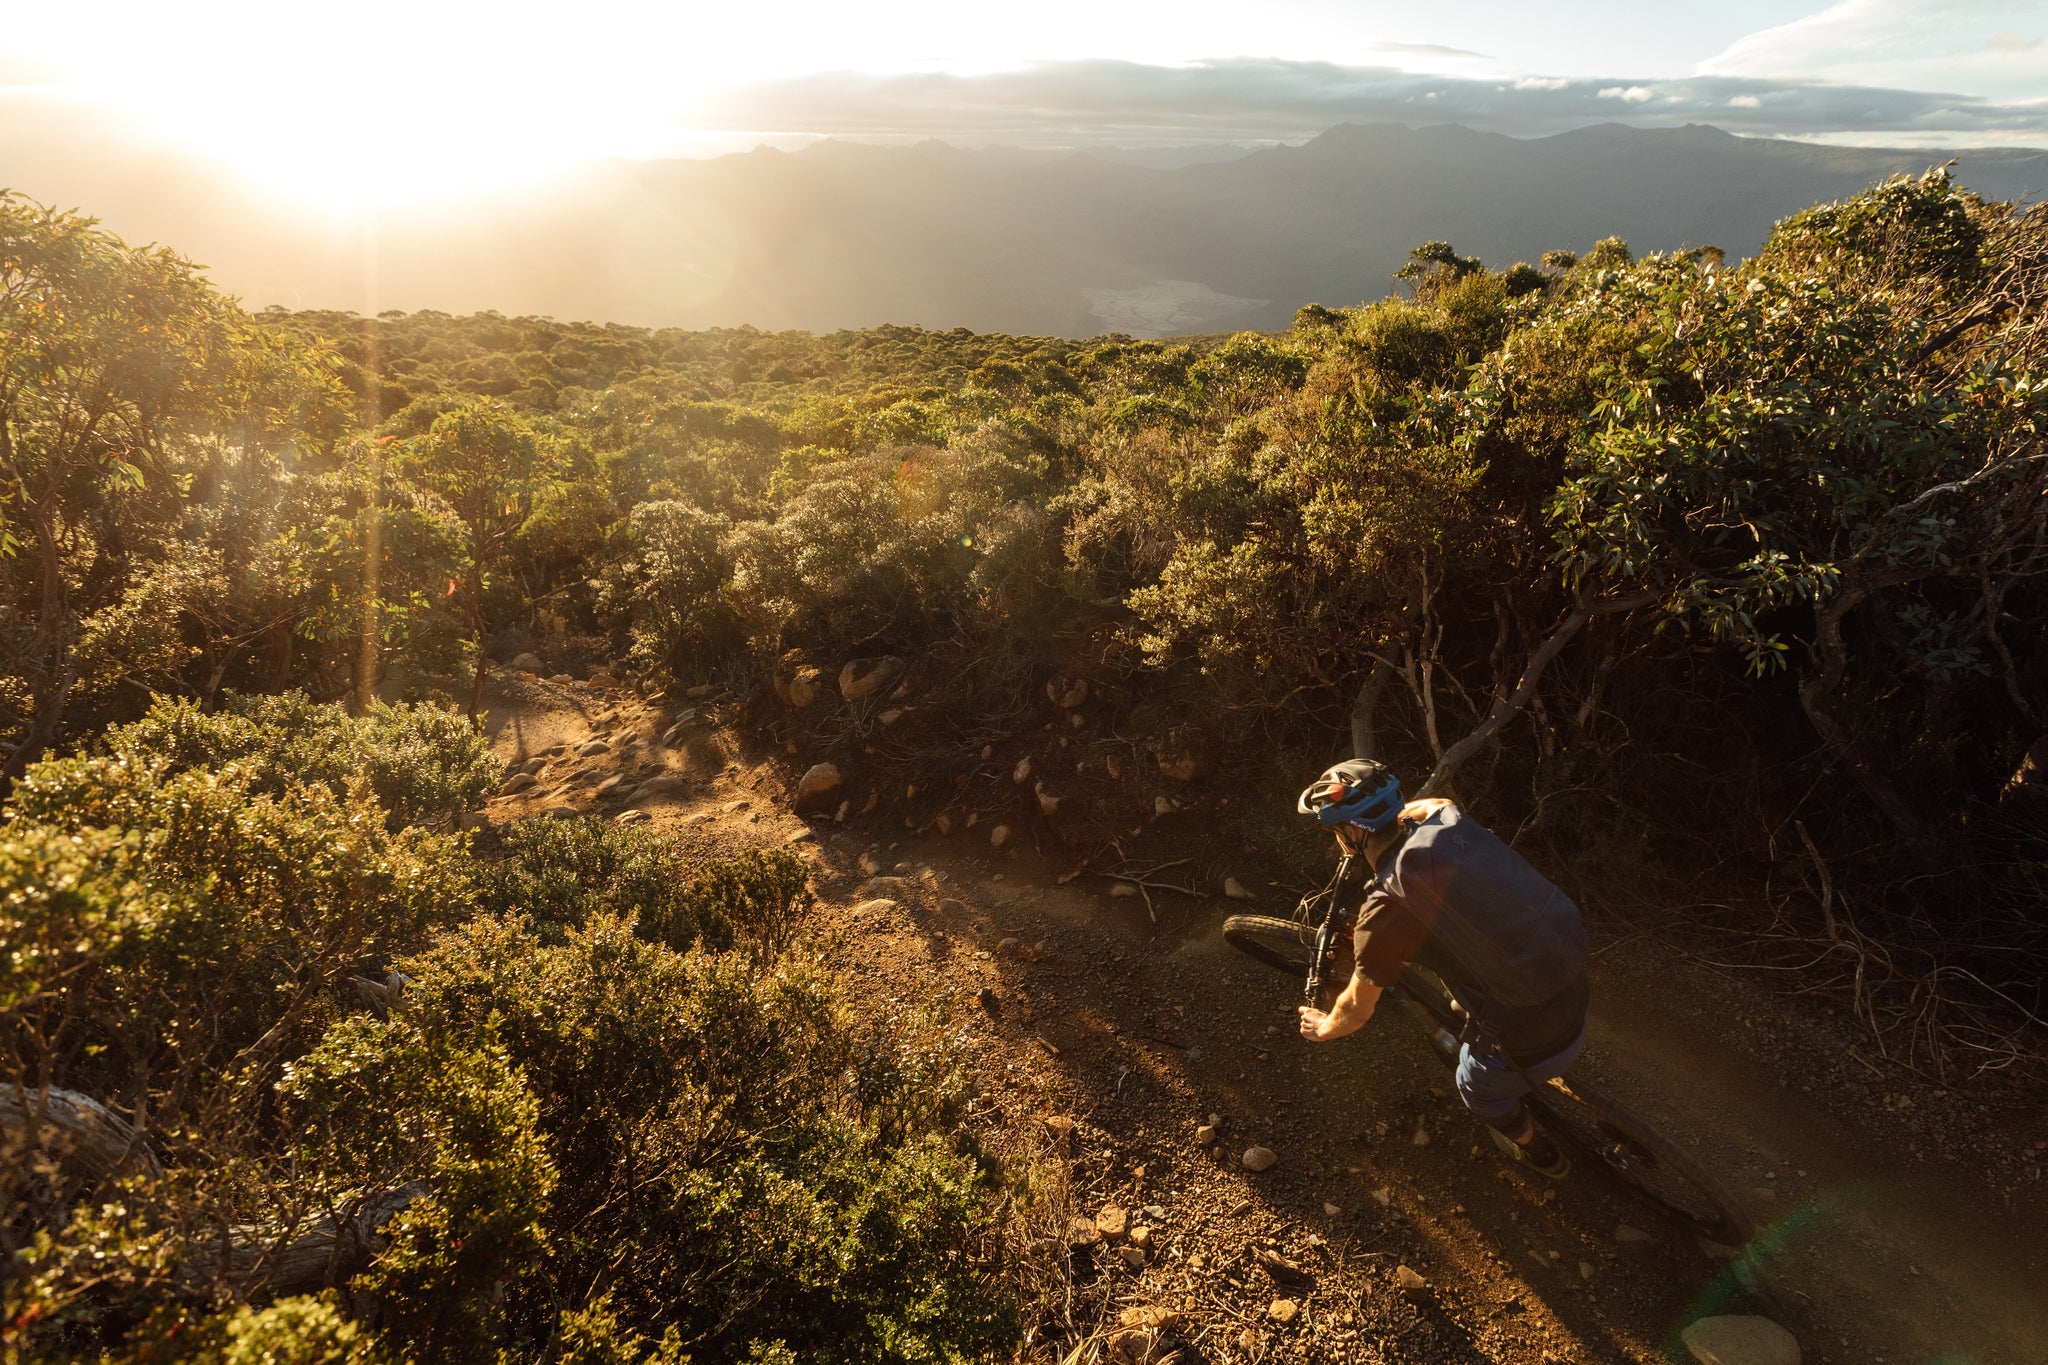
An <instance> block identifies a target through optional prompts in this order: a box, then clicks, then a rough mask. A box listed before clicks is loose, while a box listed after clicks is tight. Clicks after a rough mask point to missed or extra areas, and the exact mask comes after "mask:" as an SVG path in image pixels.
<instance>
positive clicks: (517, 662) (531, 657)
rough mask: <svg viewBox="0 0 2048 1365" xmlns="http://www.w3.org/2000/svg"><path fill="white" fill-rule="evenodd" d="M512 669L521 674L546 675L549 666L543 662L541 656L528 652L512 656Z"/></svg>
mask: <svg viewBox="0 0 2048 1365" xmlns="http://www.w3.org/2000/svg"><path fill="white" fill-rule="evenodd" d="M512 667H513V669H514V670H515V671H516V672H520V673H545V672H546V671H547V667H548V666H547V665H546V664H544V663H542V662H541V657H540V655H538V654H535V653H534V652H533V651H532V650H528V651H526V652H525V653H524V654H515V655H513V656H512Z"/></svg>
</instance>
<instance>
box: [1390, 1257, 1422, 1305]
mask: <svg viewBox="0 0 2048 1365" xmlns="http://www.w3.org/2000/svg"><path fill="white" fill-rule="evenodd" d="M1394 1287H1395V1288H1397V1289H1399V1290H1400V1291H1401V1292H1402V1293H1403V1294H1407V1295H1409V1296H1410V1297H1413V1296H1415V1295H1417V1294H1425V1293H1427V1292H1429V1281H1428V1280H1425V1279H1423V1278H1422V1276H1421V1275H1420V1274H1419V1273H1418V1272H1416V1271H1413V1270H1410V1269H1409V1268H1408V1267H1407V1266H1405V1265H1397V1266H1395V1267H1394Z"/></svg>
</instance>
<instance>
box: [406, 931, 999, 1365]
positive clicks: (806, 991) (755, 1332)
mask: <svg viewBox="0 0 2048 1365" xmlns="http://www.w3.org/2000/svg"><path fill="white" fill-rule="evenodd" d="M725 910H726V912H727V913H728V914H734V915H735V916H736V915H737V914H738V913H740V911H741V908H740V907H739V906H738V905H737V904H734V903H728V904H727V905H726V906H725ZM409 970H411V971H412V972H413V973H414V974H415V975H416V976H417V977H418V978H419V986H418V987H417V992H416V1003H415V1005H414V1006H413V1010H414V1014H413V1017H414V1019H415V1020H416V1024H417V1027H418V1028H419V1029H421V1030H422V1031H423V1033H425V1034H428V1035H445V1036H447V1037H451V1038H457V1039H462V1040H464V1041H465V1043H467V1042H468V1040H471V1039H476V1040H480V1041H482V1040H487V1039H489V1038H491V1037H493V1036H494V1037H495V1039H496V1041H497V1042H498V1043H500V1044H502V1046H503V1047H504V1048H505V1050H506V1053H507V1055H508V1056H509V1058H510V1060H511V1061H512V1062H513V1064H515V1065H516V1066H517V1067H518V1068H519V1071H520V1073H521V1074H522V1075H523V1076H524V1077H525V1079H526V1082H527V1084H528V1085H529V1086H530V1087H531V1088H532V1090H533V1093H534V1094H535V1095H536V1097H537V1098H538V1100H539V1104H540V1110H539V1114H540V1127H541V1131H542V1132H543V1134H544V1136H545V1140H546V1145H547V1151H548V1154H549V1156H550V1158H551V1160H552V1163H553V1165H554V1167H555V1169H556V1170H558V1171H559V1172H560V1173H561V1181H560V1184H559V1186H558V1188H557V1189H556V1191H555V1194H554V1197H553V1202H552V1206H551V1210H550V1213H549V1215H548V1219H547V1223H546V1237H547V1242H548V1247H549V1250H548V1252H547V1255H546V1258H545V1265H546V1274H547V1277H548V1279H549V1281H550V1282H551V1283H552V1284H553V1285H554V1286H556V1289H555V1291H554V1292H553V1293H550V1294H540V1293H527V1292H524V1291H522V1290H520V1289H519V1288H518V1287H517V1286H516V1284H515V1287H514V1288H513V1290H512V1292H510V1293H509V1294H508V1296H507V1300H506V1308H505V1311H506V1313H507V1314H508V1315H510V1316H511V1317H512V1318H513V1319H515V1320H516V1321H517V1322H518V1323H519V1324H520V1330H521V1331H523V1332H525V1333H527V1334H529V1335H537V1334H542V1333H544V1332H546V1331H548V1330H550V1329H551V1327H552V1326H553V1324H554V1320H555V1319H554V1315H555V1314H556V1313H557V1311H558V1309H559V1305H560V1304H561V1303H562V1302H564V1300H565V1298H566V1300H567V1301H568V1302H570V1303H571V1304H578V1305H579V1306H578V1307H576V1308H575V1309H573V1310H572V1311H573V1312H574V1313H576V1314H579V1315H580V1316H577V1317H576V1318H575V1324H574V1325H575V1327H576V1331H577V1333H578V1334H579V1339H580V1340H583V1341H585V1342H591V1341H592V1340H593V1338H601V1339H602V1340H604V1341H609V1342H613V1343H616V1342H618V1341H620V1340H622V1339H631V1338H632V1337H634V1336H639V1335H645V1336H647V1337H651V1338H655V1339H660V1338H661V1337H663V1336H664V1335H665V1334H668V1333H670V1332H674V1333H677V1334H679V1335H680V1338H681V1340H683V1341H685V1342H688V1343H690V1349H691V1353H692V1356H693V1358H694V1359H697V1360H699V1361H738V1360H745V1359H749V1358H751V1357H752V1355H753V1354H754V1353H755V1352H756V1351H757V1350H782V1351H786V1352H787V1353H788V1358H789V1359H791V1360H793V1361H804V1362H812V1361H815V1362H820V1365H823V1362H828V1361H883V1360H933V1361H951V1360H963V1361H964V1360H969V1359H982V1358H987V1356H989V1355H991V1354H999V1353H1001V1352H1003V1351H1005V1350H1007V1349H1008V1348H1010V1347H1012V1346H1013V1345H1014V1343H1015V1340H1016V1332H1017V1324H1016V1322H1015V1319H1014V1315H1013V1312H1012V1310H1011V1309H1009V1308H1008V1307H1006V1306H1005V1304H1004V1302H1003V1300H1002V1297H1001V1295H1000V1294H999V1293H998V1292H997V1290H996V1289H995V1287H994V1285H993V1283H992V1281H991V1279H990V1276H991V1274H992V1273H993V1271H994V1270H995V1269H996V1267H995V1266H994V1265H993V1264H991V1263H990V1262H989V1261H988V1260H987V1259H986V1254H985V1253H984V1252H983V1251H982V1250H981V1249H980V1248H981V1245H982V1244H981V1239H980V1237H979V1235H978V1229H979V1228H980V1226H981V1222H982V1219H983V1218H984V1216H985V1214H984V1210H985V1206H986V1202H987V1201H988V1199H989V1198H990V1197H991V1195H992V1191H993V1186H992V1176H991V1172H990V1171H989V1170H988V1169H987V1168H986V1167H985V1165H984V1164H983V1162H982V1161H981V1160H980V1159H979V1158H978V1157H977V1156H976V1154H975V1151H974V1148H973V1147H972V1144H971V1143H970V1142H969V1141H968V1139H967V1138H966V1136H965V1134H964V1133H963V1132H962V1130H961V1129H960V1127H959V1123H960V1117H961V1113H962V1109H963V1104H964V1100H965V1096H966V1091H965V1079H964V1076H963V1073H962V1071H961V1069H960V1066H959V1063H958V1059H957V1058H956V1056H955V1055H954V1053H953V1051H952V1049H951V1047H950V1046H949V1044H948V1042H947V1039H946V1038H945V1036H944V1035H943V1034H942V1033H941V1032H939V1031H938V1030H937V1029H936V1028H935V1026H934V1025H933V1024H932V1023H931V1022H929V1021H925V1020H918V1019H910V1020H900V1021H898V1020H889V1019H875V1018H869V1019H865V1020H863V1019H860V1018H857V1017H856V1016H854V1015H853V1014H852V1013H851V1011H849V1010H848V1009H847V1007H846V1006H845V1005H844V1004H842V1003H841V1002H839V1001H838V1000H837V999H836V998H835V996H834V995H833V993H832V991H831V989H830V988H829V987H828V985H827V983H826V980H825V978H824V977H823V976H822V975H821V974H820V973H819V972H818V971H817V970H816V969H815V968H813V967H811V966H809V965H807V964H805V963H804V962H802V961H801V960H798V959H795V958H784V959H783V960H781V961H780V962H778V963H776V964H774V965H773V966H771V967H768V968H766V969H765V970H763V969H761V968H758V967H757V966H755V965H754V963H753V962H752V960H751V959H750V958H749V957H747V956H745V955H735V954H719V953H710V952H705V951H702V950H698V951H694V952H691V953H687V954H682V953H677V952H675V951H674V950H672V949H670V948H667V947H664V946H662V945H660V944H654V943H649V942H647V941H645V940H644V939H643V938H641V937H639V936H638V935H636V934H635V933H634V932H633V931H632V929H631V927H630V926H629V924H628V923H627V922H626V921H625V920H623V919H620V918H618V917H615V916H613V915H610V914H604V913H600V914H597V915H596V916H594V917H593V918H592V919H590V920H589V921H588V922H587V923H586V924H585V925H583V926H581V927H579V928H576V929H572V930H570V931H569V933H568V934H567V936H566V938H565V939H564V940H563V941H561V942H559V943H554V944H550V943H547V942H545V941H543V940H542V939H541V938H539V937H538V936H536V935H535V934H534V933H533V932H532V930H531V929H529V928H527V927H525V926H524V925H522V924H521V923H519V922H518V921H514V920H506V919H497V918H483V919H478V920H476V921H474V922H473V923H472V924H471V925H469V926H468V927H467V928H465V929H463V930H461V931H458V932H456V933H453V934H450V935H448V936H446V937H444V938H443V939H442V941H441V942H440V943H439V944H437V945H436V947H435V948H434V949H433V950H431V951H430V952H428V953H427V954H425V955H423V956H422V957H420V958H418V959H416V960H415V961H414V962H412V963H411V964H410V965H409ZM493 1020H495V1021H496V1024H495V1026H494V1027H493V1026H492V1024H491V1023H490V1022H489V1021H493ZM593 1291H595V1292H596V1293H599V1294H601V1295H602V1300H601V1306H602V1313H595V1312H594V1311H593V1306H594V1305H593V1304H590V1303H581V1302H580V1299H581V1296H582V1295H584V1294H586V1293H592V1292H593ZM586 1349H589V1350H591V1351H592V1352H593V1353H597V1348H596V1346H594V1345H593V1346H589V1347H587V1348H586Z"/></svg>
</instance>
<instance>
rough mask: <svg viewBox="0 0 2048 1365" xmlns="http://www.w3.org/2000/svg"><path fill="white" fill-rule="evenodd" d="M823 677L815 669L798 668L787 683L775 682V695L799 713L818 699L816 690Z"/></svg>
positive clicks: (778, 679)
mask: <svg viewBox="0 0 2048 1365" xmlns="http://www.w3.org/2000/svg"><path fill="white" fill-rule="evenodd" d="M824 677H825V675H824V674H823V673H820V672H819V671H818V670H817V669H815V668H800V669H798V670H797V671H796V676H794V677H792V678H790V679H789V680H788V681H787V682H785V681H783V680H782V679H780V678H777V679H776V680H775V694H776V695H777V696H779V697H781V698H782V699H783V700H784V701H786V702H788V703H789V704H790V705H791V706H794V707H795V708H796V709H797V710H799V711H801V710H803V709H804V708H805V707H806V706H809V705H810V704H811V703H812V702H814V701H816V700H817V699H818V688H819V686H820V684H821V683H822V682H823V680H824Z"/></svg>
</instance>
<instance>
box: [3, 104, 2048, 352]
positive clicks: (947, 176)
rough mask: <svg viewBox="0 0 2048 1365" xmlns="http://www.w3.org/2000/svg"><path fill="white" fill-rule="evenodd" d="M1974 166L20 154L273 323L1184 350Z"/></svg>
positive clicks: (1878, 159)
mask: <svg viewBox="0 0 2048 1365" xmlns="http://www.w3.org/2000/svg"><path fill="white" fill-rule="evenodd" d="M1951 155H1958V154H1957V153H1951V152H1944V151H1930V150H1926V149H1917V150H1898V149H1877V148H1859V147H1836V146H1820V145H1814V144H1808V143H1796V142H1779V141H1769V140H1764V139H1757V138H1743V137H1735V136H1732V135H1730V134H1728V133H1724V132H1722V131H1720V130H1719V129H1716V128H1711V127H1705V126H1700V125H1695V126H1691V127H1686V128H1680V129H1640V128H1630V127H1626V126H1623V125H1620V124H1602V125H1599V126H1596V127H1589V128H1581V129H1578V130H1577V131H1574V132H1569V133H1564V134H1560V135H1558V136H1554V137H1543V138H1530V139H1517V138H1509V137H1503V136H1500V135H1497V134H1492V133H1479V132H1474V131H1472V130H1471V129H1468V128H1464V127H1459V126H1455V125H1449V126H1439V127H1430V128H1407V127H1402V126H1398V125H1391V124H1380V125H1371V126H1352V125H1346V126H1343V127H1338V128H1333V129H1331V130H1330V131H1329V132H1327V133H1324V134H1323V135H1322V136H1321V137H1318V138H1316V139H1315V140H1314V141H1312V142H1309V143H1307V144H1305V145H1302V146H1295V147H1274V148H1266V149H1262V150H1256V151H1244V150H1242V149H1238V148H1175V149H1170V150H1166V151H1152V152H1143V151H1141V152H1132V153H1126V154H1114V153H1112V154H1103V153H1093V154H1063V155H1049V154H1045V153H1026V152H1019V151H1017V150H1015V149H988V150H983V151H963V150H960V149H957V148H953V147H950V146H946V145H944V144H940V143H925V144H921V145H918V146H913V147H876V146H866V145H860V144H852V143H838V142H824V143H819V144H817V145H815V146H812V147H810V148H808V149H806V150H804V151H801V152H780V151H773V150H768V149H762V150H758V151H754V152H750V153H746V154H743V155H737V156H728V157H722V158H719V159H716V160H707V161H651V162H631V161H608V162H603V163H598V164H594V165H592V166H589V167H586V168H584V169H583V170H582V171H580V172H578V173H576V174H575V175H573V176H571V177H568V178H566V179H564V180H560V181H557V182H555V183H553V184H550V185H549V186H547V187H546V188H545V189H536V190H528V191H523V192H520V193H517V194H500V195H497V196H494V197H491V198H488V199H475V200H470V201H466V202H464V203H460V204H456V205H444V206H441V207H439V208H436V209H434V210H432V211H431V212H429V211H425V210H414V211H410V212H407V211H397V210H387V211H384V212H381V213H379V214H378V215H376V216H375V217H373V218H369V219H360V220H351V221H342V220H322V219H318V218H316V217H311V216H309V215H307V214H306V213H305V212H304V211H303V210H291V209H287V208H284V207H281V206H279V205H278V204H276V203H274V202H272V201H269V200H267V199H265V198H263V197H260V196H258V195H256V194H255V193H253V192H252V191H250V190H248V189H247V188H246V187H241V186H237V185H235V184H234V183H232V182H230V181H228V180H226V179H225V178H224V177H223V176H222V175H221V174H220V173H219V172H217V171H214V170H212V169H210V168H209V167H207V166H205V165H203V164H200V163H195V162H188V161H183V160H178V159H173V158H167V157H163V156H147V157H145V156H139V155H133V154H129V155H122V154H117V153H115V152H113V151H110V150H108V149H106V148H99V149H98V150H96V151H93V152H91V153H90V154H69V155H56V154H52V153H50V152H48V151H47V150H46V151H44V152H43V153H40V154H38V153H37V152H35V151H33V150H31V149H25V148H24V147H23V146H22V145H21V143H20V142H16V144H15V145H14V146H12V147H10V148H8V149H5V150H0V184H4V185H10V186H12V187H13V188H15V189H17V190H20V191H22V192H24V193H27V194H29V195H31V196H32V197H34V198H36V199H39V200H42V201H45V202H52V201H54V202H57V203H59V204H61V205H63V206H66V207H70V206H76V207H79V208H82V209H84V210H85V211H87V212H89V213H92V214H95V215H96V216H98V217H100V218H101V219H102V220H103V221H104V222H105V223H106V224H107V226H109V227H110V228H112V229H113V230H115V231H117V232H120V233H122V234H123V235H124V236H126V237H128V238H129V239H130V240H137V241H151V240H154V241H161V242H164V243H166V244H168V245H171V246H174V247H176V248H177V249H179V250H180V251H182V252H184V253H185V254H186V255H188V256H191V257H192V258H194V259H195V260H198V261H201V262H203V263H205V264H206V265H208V266H210V267H211V270H212V275H213V277H214V279H215V280H216V281H217V282H218V283H219V284H220V285H221V286H222V287H224V288H226V289H227V290H229V291H231V292H233V293H235V294H237V295H239V296H240V297H241V298H242V299H243V301H244V302H245V303H247V304H249V305H250V306H251V307H257V308H261V307H263V306H266V305H269V304H282V305H284V306H286V307H292V308H302V307H304V308H315V307H318V308H341V309H353V310H356V311H359V312H365V313H369V312H376V311H380V310H383V309H389V308H399V309H405V310H408V311H411V310H416V309H421V308H438V309H442V310H445V311H448V312H455V313H466V312H471V311H475V310H479V309H487V308H494V309H497V310H498V311H500V312H504V313H515V314H516V313H538V314H545V315H551V316H554V317H559V318H563V319H595V320H602V321H610V322H624V323H636V324H648V325H674V326H683V327H703V326H711V325H721V324H752V325H754V326H758V327H763V328H774V329H780V328H792V327H794V328H806V329H810V330H813V331H824V330H829V329H833V328H839V327H859V326H866V325H871V324H876V323H883V322H903V323H919V324H922V325H924V326H927V327H937V328H945V327H954V326H965V327H969V328H973V329H975V330H977V331H1010V332H1024V333H1046V334H1058V335H1086V334H1092V333H1097V332H1104V331H1124V332H1129V333H1133V334H1137V335H1167V334H1173V333H1182V332H1195V331H1220V330H1228V329H1235V328H1244V327H1251V328H1272V327H1282V326H1285V325H1286V323H1287V321H1288V319H1289V318H1290V317H1291V316H1292V315H1293V313H1294V311H1295V310H1296V309H1297V308H1299V307H1300V306H1301V305H1302V304H1304V303H1308V302H1311V301H1317V302H1322V303H1326V304H1331V305H1339V304H1348V303H1355V302H1358V301H1360V300H1361V299H1369V298H1377V297H1380V296H1381V295H1384V294H1385V293H1387V292H1388V289H1389V276H1390V275H1391V274H1392V272H1393V271H1394V270H1395V269H1397V268H1398V267H1399V266H1400V265H1401V263H1402V262H1403V260H1404V259H1405V258H1406V256H1407V253H1408V249H1409V248H1410V247H1412V246H1414V245H1416V244H1418V243H1420V242H1423V241H1426V240H1429V239H1433V238H1444V239H1447V240H1449V241H1450V242H1452V243H1453V244H1454V245H1455V246H1456V247H1457V249H1458V250H1459V251H1461V252H1463V253H1466V254H1477V255H1478V256H1480V257H1481V258H1482V259H1484V260H1486V261H1487V262H1488V263H1489V264H1492V265H1506V264H1508V263H1510V262H1513V261H1516V260H1534V259H1535V258H1536V257H1537V256H1538V255H1539V254H1540V253H1541V252H1543V251H1544V250H1546V249H1548V248H1552V247H1565V248H1572V249H1578V250H1583V249H1584V248H1586V247H1587V246H1590V245H1591V244H1592V243H1593V242H1594V241H1596V240H1598V239H1599V238H1601V237H1604V236H1608V235H1610V234H1618V235H1620V236H1622V237H1625V238H1627V239H1628V241H1629V243H1630V244H1631V245H1632V246H1633V247H1635V248H1636V250H1637V251H1639V252H1640V251H1646V250H1653V249H1670V248H1676V247H1680V246H1686V245H1701V244H1708V243H1711V244H1713V245H1716V246H1720V247H1722V248H1724V249H1725V250H1726V251H1727V252H1728V253H1729V254H1730V256H1731V258H1732V257H1739V256H1742V255H1745V254H1747V253H1749V252H1751V251H1754V250H1755V249H1756V247H1757V246H1758V244H1759V243H1761V242H1762V240H1763V238H1764V235H1765V234H1766V232H1768V231H1769V229H1770V226H1771V224H1772V223H1773V222H1775V221H1776V220H1777V219H1779V218H1782V217H1784V216H1785V215H1786V214H1788V213H1792V212H1795V211H1797V210H1799V209H1801V208H1804V207H1806V206H1808V205H1810V204H1813V203H1815V202H1818V201H1823V200H1828V199H1835V198H1840V197H1842V196H1844V195H1848V194H1853V193H1855V192H1856V191H1858V190H1860V189H1862V188H1864V187H1865V186H1867V185H1869V184H1870V183H1871V182H1873V181H1875V180H1878V179H1880V178H1882V177H1884V176H1887V175H1891V174H1894V173H1898V172H1911V173H1917V172H1919V171H1921V170H1924V169H1925V168H1927V167H1928V166H1930V165H1934V164H1938V163H1940V162H1942V161H1945V160H1947V159H1948V158H1949V157H1950V156H1951ZM1959 155H1960V157H1961V161H1960V163H1959V164H1958V166H1957V167H1956V170H1955V174H1956V175H1957V176H1958V177H1959V178H1960V179H1961V181H1962V182H1963V183H1964V184H1966V185H1968V186H1969V187H1970V188H1972V189H1974V190H1976V191H1978V192H1979V193H1981V194H1984V195H1986V196H1989V197H1993V198H1999V199H2009V198H2015V197H2019V198H2034V197H2038V196H2039V195H2040V194H2041V193H2042V191H2044V190H2048V151H2043V150H2039V149H2030V148H1986V149H1979V150H1972V151H1965V152H1962V153H1960V154H1959Z"/></svg>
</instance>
